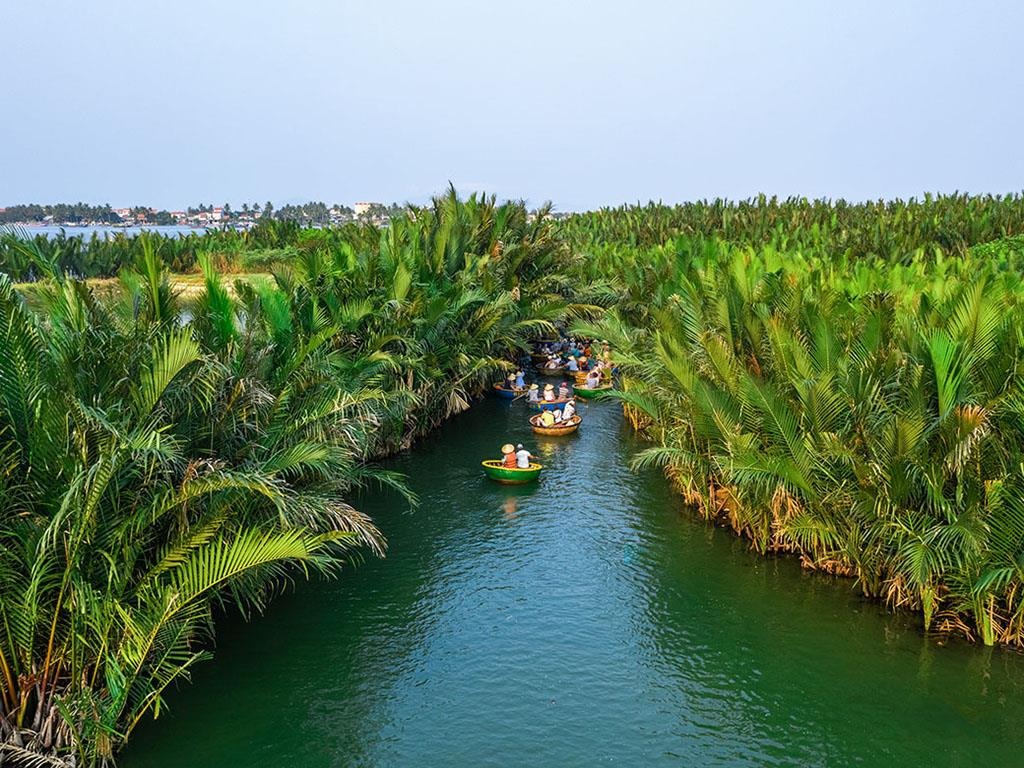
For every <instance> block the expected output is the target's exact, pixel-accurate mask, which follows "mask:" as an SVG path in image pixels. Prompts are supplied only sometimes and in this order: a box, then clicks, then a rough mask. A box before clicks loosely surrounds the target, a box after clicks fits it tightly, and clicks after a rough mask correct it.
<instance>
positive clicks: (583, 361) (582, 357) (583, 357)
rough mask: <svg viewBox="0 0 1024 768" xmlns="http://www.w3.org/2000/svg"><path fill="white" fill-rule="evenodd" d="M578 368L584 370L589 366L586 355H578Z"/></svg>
mask: <svg viewBox="0 0 1024 768" xmlns="http://www.w3.org/2000/svg"><path fill="white" fill-rule="evenodd" d="M579 366H580V370H581V371H586V370H588V369H589V368H590V359H589V358H588V357H587V356H586V355H580V362H579Z"/></svg>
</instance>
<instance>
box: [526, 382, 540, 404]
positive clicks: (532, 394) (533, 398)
mask: <svg viewBox="0 0 1024 768" xmlns="http://www.w3.org/2000/svg"><path fill="white" fill-rule="evenodd" d="M526 399H527V400H528V401H529V402H531V403H539V402H540V387H538V386H537V385H536V384H531V385H530V391H529V392H527V393H526Z"/></svg>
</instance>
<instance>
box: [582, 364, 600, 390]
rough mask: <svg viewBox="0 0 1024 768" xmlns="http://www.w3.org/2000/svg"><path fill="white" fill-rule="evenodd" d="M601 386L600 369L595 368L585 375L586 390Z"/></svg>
mask: <svg viewBox="0 0 1024 768" xmlns="http://www.w3.org/2000/svg"><path fill="white" fill-rule="evenodd" d="M600 386H601V369H600V368H595V369H594V370H592V371H591V372H590V373H588V374H587V384H586V387H587V389H597V388H598V387H600Z"/></svg>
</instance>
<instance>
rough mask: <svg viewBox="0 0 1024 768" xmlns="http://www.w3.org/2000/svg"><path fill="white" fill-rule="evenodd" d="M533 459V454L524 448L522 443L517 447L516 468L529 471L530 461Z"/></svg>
mask: <svg viewBox="0 0 1024 768" xmlns="http://www.w3.org/2000/svg"><path fill="white" fill-rule="evenodd" d="M532 458H533V454H531V453H530V452H529V451H528V450H526V449H525V448H523V444H522V443H520V444H519V445H517V446H516V466H517V467H518V468H519V469H529V468H530V459H532Z"/></svg>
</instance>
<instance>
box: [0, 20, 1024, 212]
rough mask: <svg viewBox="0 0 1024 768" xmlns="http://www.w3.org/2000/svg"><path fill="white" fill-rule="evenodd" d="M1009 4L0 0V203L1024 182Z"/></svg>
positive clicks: (939, 187)
mask: <svg viewBox="0 0 1024 768" xmlns="http://www.w3.org/2000/svg"><path fill="white" fill-rule="evenodd" d="M1022 30H1024V3H1020V2H989V1H987V0H971V1H970V2H965V1H964V0H957V1H956V2H949V1H947V0H930V1H927V2H925V1H921V2H918V1H917V0H902V1H901V0H884V1H883V0H859V1H858V2H843V3H839V2H831V1H830V0H819V1H813V0H802V1H797V0H777V1H775V2H767V1H761V2H755V1H751V2H741V1H740V0H735V1H733V2H729V1H728V0H702V1H700V2H698V1H696V0H677V1H676V2H670V1H668V2H656V1H654V0H650V1H649V2H643V1H642V0H634V1H633V2H624V1H623V0H618V1H617V2H605V1H604V0H588V1H587V2H582V1H580V0H577V2H569V1H565V2H562V1H561V0H548V1H547V2H543V1H542V2H533V1H531V0H520V1H519V2H514V3H509V2H504V3H495V2H487V0H475V2H461V1H457V0H451V1H449V0H434V1H433V2H397V1H395V2H387V1H386V0H383V1H381V2H378V1H377V0H363V1H362V2H348V1H347V0H244V1H243V0H216V1H210V0H205V1H200V0H174V1H173V2H171V1H168V0H144V1H142V2H140V0H130V1H125V2H122V0H90V1H89V2H82V0H74V1H72V0H0V40H2V43H0V82H2V88H0V206H3V205H11V204H15V203H24V202H38V203H55V202H76V201H83V202H90V203H111V204H112V205H114V206H121V205H130V204H131V205H133V204H141V205H152V206H155V207H158V208H168V209H176V208H182V207H185V206H187V205H190V204H198V203H208V204H210V203H212V204H220V203H223V202H229V203H231V204H232V205H233V206H235V207H238V206H240V204H241V203H243V202H250V203H251V202H256V201H259V202H261V203H262V202H264V201H266V200H272V201H273V202H274V203H275V205H280V204H283V203H289V202H291V203H294V202H300V201H306V200H322V201H324V202H327V203H334V202H339V203H352V202H355V201H364V200H365V201H381V202H391V201H396V202H406V201H408V202H415V203H420V202H425V201H426V200H427V199H428V198H429V196H430V195H432V194H435V193H437V192H440V191H442V190H443V189H444V188H446V187H447V185H448V184H449V182H450V183H452V184H454V185H455V187H456V188H457V189H459V190H460V191H462V192H468V191H473V190H483V191H487V192H489V193H493V194H496V195H497V196H498V197H499V198H501V199H505V198H512V199H524V200H526V201H528V202H529V203H530V204H532V205H536V204H539V203H542V202H544V201H546V200H551V201H552V202H553V203H554V205H555V208H556V210H563V211H571V210H583V209H588V208H595V207H599V206H603V205H618V204H621V203H626V202H637V201H642V202H646V201H648V200H662V201H664V202H666V203H674V202H684V201H687V200H693V199H701V198H714V197H730V198H746V197H750V196H753V195H756V194H758V193H761V192H763V193H766V194H769V195H771V194H777V195H780V196H787V195H802V196H807V197H830V198H840V197H843V198H846V199H849V200H863V199H877V198H883V197H884V198H892V197H904V198H905V197H909V196H912V195H916V196H920V195H921V194H923V193H924V192H953V191H956V190H959V191H968V192H972V193H1008V192H1020V191H1021V190H1022V189H1024V140H1022V135H1024V131H1022V129H1024V60H1022V46H1021V44H1020V35H1021V31H1022Z"/></svg>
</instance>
